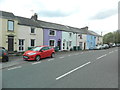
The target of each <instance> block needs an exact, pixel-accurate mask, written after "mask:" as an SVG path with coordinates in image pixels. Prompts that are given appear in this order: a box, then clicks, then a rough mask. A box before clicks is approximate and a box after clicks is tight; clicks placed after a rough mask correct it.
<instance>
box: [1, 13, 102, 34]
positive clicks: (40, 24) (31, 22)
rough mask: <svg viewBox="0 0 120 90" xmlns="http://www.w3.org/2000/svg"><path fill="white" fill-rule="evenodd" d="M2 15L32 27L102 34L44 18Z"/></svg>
mask: <svg viewBox="0 0 120 90" xmlns="http://www.w3.org/2000/svg"><path fill="white" fill-rule="evenodd" d="M1 13H2V14H1ZM0 16H2V17H5V18H12V19H17V20H18V24H19V25H26V26H32V27H38V28H49V29H54V30H61V31H67V32H75V33H80V34H81V33H82V34H90V35H95V36H100V35H98V34H97V33H95V32H93V31H89V30H86V29H84V28H76V27H71V26H67V25H62V24H56V23H52V22H46V21H42V20H34V19H30V18H25V17H20V16H15V15H14V14H13V13H11V12H5V11H0Z"/></svg>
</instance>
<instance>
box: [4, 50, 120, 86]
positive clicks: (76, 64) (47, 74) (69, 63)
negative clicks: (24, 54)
mask: <svg viewBox="0 0 120 90" xmlns="http://www.w3.org/2000/svg"><path fill="white" fill-rule="evenodd" d="M26 62H27V61H26ZM2 81H3V82H2V88H118V48H111V49H107V50H91V51H83V52H78V51H77V52H71V53H70V52H69V53H67V52H66V54H62V55H56V57H55V58H47V59H42V60H41V61H39V62H36V61H33V62H27V63H24V64H20V65H17V66H13V67H9V68H5V69H3V70H2Z"/></svg>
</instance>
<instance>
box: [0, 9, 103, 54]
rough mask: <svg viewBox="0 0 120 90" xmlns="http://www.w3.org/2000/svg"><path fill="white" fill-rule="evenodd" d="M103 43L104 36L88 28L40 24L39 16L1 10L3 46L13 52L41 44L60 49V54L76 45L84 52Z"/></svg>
mask: <svg viewBox="0 0 120 90" xmlns="http://www.w3.org/2000/svg"><path fill="white" fill-rule="evenodd" d="M1 27H2V28H1ZM101 43H102V36H101V35H99V34H97V33H95V32H93V31H91V30H88V27H83V28H76V27H71V26H66V25H61V24H56V23H51V22H46V21H41V20H38V16H37V14H34V15H33V16H32V17H31V18H24V17H20V16H15V15H14V14H13V13H11V12H5V11H0V47H5V48H6V49H7V50H8V51H10V52H14V51H17V52H23V51H26V50H28V47H35V46H40V45H50V46H53V47H56V46H58V47H59V50H61V51H62V50H71V49H73V47H74V46H80V49H81V50H85V49H93V48H94V47H95V46H96V45H98V44H101Z"/></svg>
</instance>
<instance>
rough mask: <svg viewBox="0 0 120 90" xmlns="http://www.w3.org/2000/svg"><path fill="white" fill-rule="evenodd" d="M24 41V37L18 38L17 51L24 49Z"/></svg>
mask: <svg viewBox="0 0 120 90" xmlns="http://www.w3.org/2000/svg"><path fill="white" fill-rule="evenodd" d="M24 41H25V40H24V39H19V52H23V51H25V48H24Z"/></svg>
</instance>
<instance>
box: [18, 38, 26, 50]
mask: <svg viewBox="0 0 120 90" xmlns="http://www.w3.org/2000/svg"><path fill="white" fill-rule="evenodd" d="M19 40H23V42H24V45H23V48H24V49H23V50H19V47H20V45H19ZM18 51H19V52H23V51H25V39H18Z"/></svg>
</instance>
